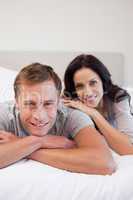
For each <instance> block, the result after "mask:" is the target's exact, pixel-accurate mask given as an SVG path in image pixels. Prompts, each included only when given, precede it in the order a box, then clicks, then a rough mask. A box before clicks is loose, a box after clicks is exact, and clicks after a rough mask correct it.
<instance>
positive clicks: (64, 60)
mask: <svg viewBox="0 0 133 200" xmlns="http://www.w3.org/2000/svg"><path fill="white" fill-rule="evenodd" d="M82 53H88V54H93V55H95V56H96V57H98V58H99V59H100V60H101V61H102V62H103V63H104V64H105V66H107V68H108V69H109V70H110V72H111V74H112V79H113V81H114V83H116V84H118V85H120V86H122V85H124V58H123V55H122V54H120V53H106V52H102V53H98V52H94V53H90V52H63V51H62V52H59V51H57V52H48V51H0V101H5V100H8V99H13V96H14V93H13V87H12V85H13V81H14V78H15V76H16V73H17V72H16V70H17V71H18V70H20V69H21V68H22V67H24V66H26V65H27V64H31V63H33V62H41V63H43V64H47V65H50V66H52V67H53V68H54V70H55V71H56V72H57V73H58V75H59V76H60V78H61V80H62V82H63V74H64V71H65V69H66V67H67V65H68V64H69V62H70V61H71V60H72V59H73V58H74V57H76V56H77V55H80V54H82Z"/></svg>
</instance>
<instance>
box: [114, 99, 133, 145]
mask: <svg viewBox="0 0 133 200" xmlns="http://www.w3.org/2000/svg"><path fill="white" fill-rule="evenodd" d="M113 110H114V119H113V124H114V126H115V128H117V129H118V130H119V131H120V132H121V133H123V134H127V135H128V136H129V138H130V139H131V141H132V143H133V115H132V114H131V108H130V106H129V102H128V99H125V100H123V101H120V102H119V103H114V105H113Z"/></svg>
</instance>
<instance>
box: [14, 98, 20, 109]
mask: <svg viewBox="0 0 133 200" xmlns="http://www.w3.org/2000/svg"><path fill="white" fill-rule="evenodd" d="M15 107H16V108H17V109H18V108H19V105H18V98H17V97H15Z"/></svg>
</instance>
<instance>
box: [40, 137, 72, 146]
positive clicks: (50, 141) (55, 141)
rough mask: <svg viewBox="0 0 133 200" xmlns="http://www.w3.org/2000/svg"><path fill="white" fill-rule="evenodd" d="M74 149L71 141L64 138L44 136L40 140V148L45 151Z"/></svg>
mask: <svg viewBox="0 0 133 200" xmlns="http://www.w3.org/2000/svg"><path fill="white" fill-rule="evenodd" d="M74 147H76V143H75V142H74V141H73V140H69V139H68V138H66V137H64V136H56V135H46V136H44V137H43V138H42V148H46V149H57V148H58V149H70V148H74Z"/></svg>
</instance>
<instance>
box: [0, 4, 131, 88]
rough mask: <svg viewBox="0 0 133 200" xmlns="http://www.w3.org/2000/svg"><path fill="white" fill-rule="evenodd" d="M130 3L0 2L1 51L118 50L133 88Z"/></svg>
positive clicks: (127, 78) (129, 83) (127, 83)
mask: <svg viewBox="0 0 133 200" xmlns="http://www.w3.org/2000/svg"><path fill="white" fill-rule="evenodd" d="M132 8H133V1H132V0H126V1H125V0H112V1H110V0H100V1H99V0H68V1H66V0H23V1H18V0H12V1H9V0H4V1H2V0H0V24H1V25H0V50H46V51H47V50H49V51H51V50H52V51H53V50H55V51H90V52H120V53H122V54H123V55H124V58H125V73H124V74H125V77H124V79H125V85H126V86H128V87H133V79H132V73H131V71H132V57H133V55H132V54H133V53H132V52H133V51H132V43H133V39H132V36H133V23H132V21H133V12H132Z"/></svg>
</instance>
